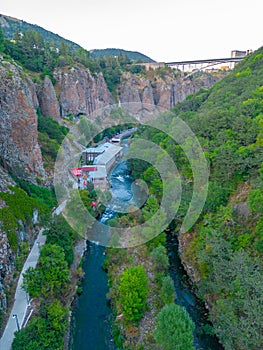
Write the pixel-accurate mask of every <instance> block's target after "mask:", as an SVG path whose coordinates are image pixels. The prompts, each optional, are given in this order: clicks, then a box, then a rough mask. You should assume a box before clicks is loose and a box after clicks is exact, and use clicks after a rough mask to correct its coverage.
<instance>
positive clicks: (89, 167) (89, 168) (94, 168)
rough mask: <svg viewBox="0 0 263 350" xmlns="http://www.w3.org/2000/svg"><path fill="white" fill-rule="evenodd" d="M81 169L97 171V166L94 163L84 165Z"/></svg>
mask: <svg viewBox="0 0 263 350" xmlns="http://www.w3.org/2000/svg"><path fill="white" fill-rule="evenodd" d="M81 170H82V171H97V170H98V168H97V167H96V166H94V165H85V166H83V167H82V168H81Z"/></svg>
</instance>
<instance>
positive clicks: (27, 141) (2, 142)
mask: <svg viewBox="0 0 263 350" xmlns="http://www.w3.org/2000/svg"><path fill="white" fill-rule="evenodd" d="M37 105H38V100H37V96H36V91H35V86H34V84H33V82H32V80H30V79H29V77H28V76H27V75H26V74H25V73H24V72H23V71H22V68H20V67H19V66H17V65H16V64H11V63H9V62H7V61H4V60H2V61H1V62H0V161H1V163H2V165H3V166H4V167H5V168H7V169H12V172H13V173H15V174H16V175H17V176H21V177H23V178H25V177H26V178H27V179H31V180H32V181H34V179H35V177H36V176H41V177H44V175H45V173H44V169H43V162H42V155H41V151H40V147H39V145H38V134H37V115H36V107H37Z"/></svg>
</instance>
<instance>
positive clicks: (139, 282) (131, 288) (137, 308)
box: [118, 265, 148, 322]
mask: <svg viewBox="0 0 263 350" xmlns="http://www.w3.org/2000/svg"><path fill="white" fill-rule="evenodd" d="M147 294H148V284H147V274H146V272H145V270H144V268H143V266H142V265H140V266H137V267H132V268H130V269H127V270H124V271H123V273H122V275H121V277H120V284H119V288H118V296H119V297H118V303H119V307H120V311H121V312H122V313H123V315H124V317H125V320H126V321H128V322H129V321H131V322H137V321H138V320H140V319H141V317H142V316H143V309H144V308H145V307H146V300H147Z"/></svg>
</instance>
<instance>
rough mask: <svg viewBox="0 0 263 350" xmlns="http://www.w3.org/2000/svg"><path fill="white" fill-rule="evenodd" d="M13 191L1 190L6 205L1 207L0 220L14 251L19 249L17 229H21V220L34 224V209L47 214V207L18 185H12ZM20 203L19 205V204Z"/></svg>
mask: <svg viewBox="0 0 263 350" xmlns="http://www.w3.org/2000/svg"><path fill="white" fill-rule="evenodd" d="M10 191H11V193H8V192H7V193H6V192H0V199H2V200H3V201H4V202H5V204H6V206H4V207H3V208H0V222H2V225H3V229H4V230H5V232H7V236H8V240H9V244H10V246H11V248H12V249H13V251H14V252H17V251H18V249H19V245H18V236H17V231H16V230H17V229H19V227H20V226H19V220H21V221H22V222H23V223H25V224H27V225H29V227H30V226H32V217H33V210H34V209H37V210H38V211H39V213H42V214H43V215H45V214H46V213H47V207H46V206H45V205H43V204H42V203H40V201H38V199H37V198H32V197H29V196H27V194H26V193H25V191H23V190H22V189H20V188H17V187H10ZM18 203H19V205H18Z"/></svg>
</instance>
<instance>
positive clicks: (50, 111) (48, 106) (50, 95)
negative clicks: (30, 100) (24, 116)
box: [37, 75, 60, 120]
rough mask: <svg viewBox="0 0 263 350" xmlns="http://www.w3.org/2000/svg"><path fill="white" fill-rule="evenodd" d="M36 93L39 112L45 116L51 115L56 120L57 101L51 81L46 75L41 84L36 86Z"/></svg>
mask: <svg viewBox="0 0 263 350" xmlns="http://www.w3.org/2000/svg"><path fill="white" fill-rule="evenodd" d="M37 95H38V101H39V108H40V110H41V113H42V114H43V115H44V116H46V117H50V116H52V117H53V118H55V119H57V120H58V119H59V118H60V108H59V103H58V100H57V96H56V92H55V89H54V86H53V84H52V81H51V80H50V78H49V77H48V76H47V75H46V76H45V79H44V81H43V84H41V85H40V86H39V87H38V91H37Z"/></svg>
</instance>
